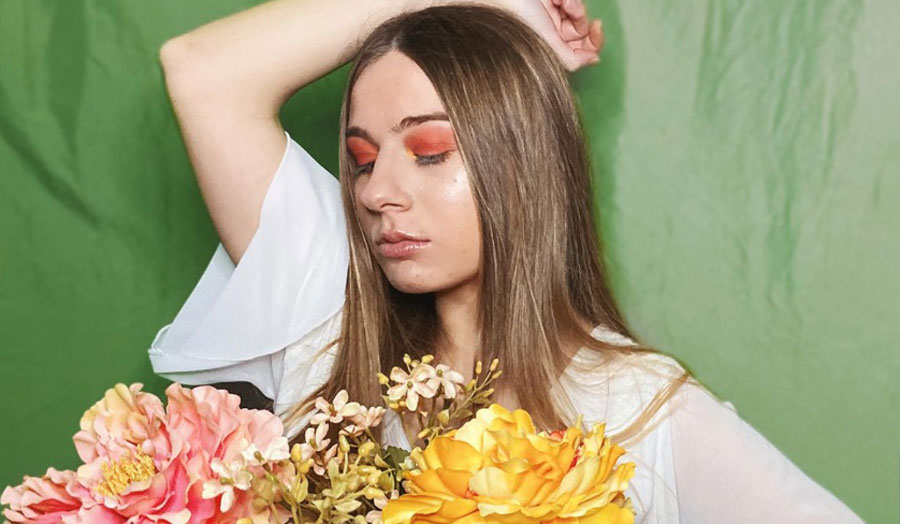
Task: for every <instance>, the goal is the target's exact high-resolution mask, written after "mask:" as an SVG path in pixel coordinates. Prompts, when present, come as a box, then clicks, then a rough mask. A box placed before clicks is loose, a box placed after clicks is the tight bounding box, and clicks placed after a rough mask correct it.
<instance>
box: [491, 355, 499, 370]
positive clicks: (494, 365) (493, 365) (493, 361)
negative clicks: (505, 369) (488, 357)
mask: <svg viewBox="0 0 900 524" xmlns="http://www.w3.org/2000/svg"><path fill="white" fill-rule="evenodd" d="M499 365H500V359H499V358H495V359H494V360H492V361H491V371H494V370H495V369H497V366H499Z"/></svg>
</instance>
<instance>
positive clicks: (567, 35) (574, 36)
mask: <svg viewBox="0 0 900 524" xmlns="http://www.w3.org/2000/svg"><path fill="white" fill-rule="evenodd" d="M559 36H560V38H562V39H563V40H565V41H566V42H571V41H573V40H581V39H582V38H584V34H583V33H580V32H579V31H578V30H577V29H575V26H573V25H572V21H571V20H569V19H567V18H566V19H563V20H562V22H561V23H560V26H559Z"/></svg>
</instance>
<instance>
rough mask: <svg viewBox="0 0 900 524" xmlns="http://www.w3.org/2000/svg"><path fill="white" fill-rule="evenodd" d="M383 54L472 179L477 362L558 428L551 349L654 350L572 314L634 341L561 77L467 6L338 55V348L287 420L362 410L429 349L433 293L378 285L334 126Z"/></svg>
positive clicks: (400, 26)
mask: <svg viewBox="0 0 900 524" xmlns="http://www.w3.org/2000/svg"><path fill="white" fill-rule="evenodd" d="M392 50H398V51H400V52H402V53H403V54H405V55H406V56H408V57H409V58H410V59H412V60H413V61H414V62H415V63H416V64H418V66H419V67H420V68H421V69H422V70H423V71H424V72H425V74H426V75H427V76H428V78H429V79H430V80H431V82H432V84H433V85H434V87H435V89H436V91H437V93H438V95H439V97H440V99H441V102H442V103H443V105H444V108H445V109H446V112H447V114H448V115H449V117H450V121H451V123H452V126H453V129H454V132H455V135H456V138H457V140H458V144H459V150H460V154H461V155H462V159H463V162H464V165H465V167H466V169H467V171H468V175H469V180H470V184H471V187H472V188H473V193H474V198H475V202H476V206H477V210H478V215H479V219H480V223H481V230H482V231H481V232H482V260H483V268H482V270H483V272H482V274H483V282H482V289H481V297H482V299H481V303H480V311H479V315H480V321H481V354H480V356H481V359H482V360H484V361H485V362H489V361H490V360H491V359H493V358H494V357H497V358H499V359H500V361H501V363H502V368H503V377H502V379H501V383H500V384H498V387H499V388H509V387H510V385H513V384H528V385H529V388H531V391H530V393H529V394H528V395H523V396H521V397H518V400H519V401H520V404H521V406H522V407H523V408H525V409H527V410H528V411H529V412H530V413H531V414H532V416H533V417H534V418H535V421H536V423H538V424H539V425H540V426H541V427H545V428H555V427H562V426H563V425H566V424H567V423H571V422H572V416H573V413H572V410H571V404H570V403H568V402H569V401H565V402H566V404H564V405H558V404H554V401H553V400H552V395H550V394H549V393H550V389H551V388H552V386H553V384H554V383H555V381H556V380H557V379H558V377H559V376H560V374H561V373H562V372H563V371H564V370H565V369H566V367H567V366H568V365H570V359H569V357H568V356H567V354H566V352H565V351H564V349H563V348H564V347H565V346H564V344H567V343H572V344H576V345H577V347H584V348H589V349H590V350H593V351H596V352H601V353H602V354H603V355H607V356H613V355H616V354H622V355H624V354H637V353H645V352H656V350H654V349H652V348H649V347H645V346H642V345H640V344H636V345H632V346H621V345H614V344H608V343H605V342H602V341H600V340H598V339H596V338H594V336H592V334H591V331H590V329H585V327H584V323H583V322H580V321H579V319H583V320H587V321H590V322H592V323H593V324H592V325H594V326H596V325H598V324H602V325H603V326H605V327H606V328H608V329H610V330H613V331H615V332H618V333H621V334H622V335H625V336H627V337H629V338H631V339H632V340H636V338H635V336H634V335H633V334H632V333H631V330H629V329H628V326H627V325H626V324H625V322H624V320H623V318H622V315H621V314H620V312H619V309H618V307H617V306H616V303H615V301H614V300H613V296H612V293H611V292H610V288H609V285H608V283H607V276H606V271H605V268H604V262H603V253H602V250H601V243H600V241H599V235H598V232H597V227H598V225H597V219H596V216H595V213H594V208H593V198H592V191H591V170H590V159H589V153H588V149H587V147H586V144H585V137H584V132H583V129H582V124H581V120H580V115H579V109H578V107H577V104H576V101H575V99H574V96H573V93H572V90H571V87H570V85H569V81H568V76H567V74H568V73H567V71H566V70H565V68H564V67H563V66H562V64H561V63H560V62H559V61H558V59H557V57H556V55H555V54H554V52H553V50H552V49H551V48H550V47H549V45H548V44H547V43H546V42H545V41H544V40H543V39H542V38H541V37H540V36H539V35H537V34H536V33H535V32H533V31H532V30H531V29H530V28H529V27H528V26H527V25H526V24H525V23H524V22H522V21H520V20H519V19H518V18H516V17H515V16H514V15H511V14H509V13H507V12H506V11H503V10H501V9H497V8H493V7H487V6H483V5H474V4H470V5H466V4H457V5H444V6H435V7H429V8H427V9H423V10H419V11H415V12H410V13H404V14H402V15H399V16H396V17H394V18H392V19H390V20H388V21H386V22H385V23H383V24H382V25H380V26H379V27H378V28H376V29H375V30H374V31H373V32H372V33H371V34H369V36H368V37H367V38H366V39H365V41H364V42H363V43H362V45H361V48H360V51H359V53H358V55H357V56H356V59H355V61H354V63H353V64H352V67H351V70H350V73H349V80H348V83H347V86H346V89H345V92H344V100H343V105H342V108H341V125H340V136H339V140H340V147H339V155H340V160H339V165H340V172H339V174H340V183H341V191H342V195H343V204H344V209H345V211H346V213H345V214H346V219H347V231H348V235H349V244H350V267H349V275H348V280H347V288H346V297H345V298H346V300H345V304H344V309H343V318H342V325H341V331H340V336H339V337H338V338H337V339H335V340H333V341H332V342H331V344H328V345H326V347H325V348H323V349H322V350H323V351H324V350H326V349H327V348H328V347H330V346H331V345H332V344H339V350H338V352H337V355H336V357H335V361H334V365H333V367H332V371H331V376H330V377H329V379H328V381H327V382H326V383H325V384H324V385H322V386H321V387H320V388H318V389H317V390H316V391H315V392H313V393H312V394H311V395H310V396H309V397H308V398H307V399H304V400H303V401H301V402H299V403H298V404H297V405H296V406H294V407H292V409H291V411H290V412H289V413H288V417H287V420H288V421H293V420H296V419H297V418H299V417H300V416H301V415H302V414H304V413H305V412H307V411H308V410H309V408H310V406H311V403H312V400H313V399H314V398H315V397H316V396H319V395H321V396H324V397H326V398H329V399H330V398H333V397H334V396H335V395H336V393H337V392H338V391H340V390H341V389H346V390H347V391H348V393H349V394H350V398H352V399H355V400H358V401H360V402H361V403H362V404H364V405H370V406H376V405H381V403H382V398H381V388H380V386H379V384H378V382H377V380H376V373H377V372H378V371H382V370H389V369H391V367H392V366H395V365H397V366H401V367H402V357H403V354H404V353H408V354H409V355H411V356H412V357H413V358H416V357H421V356H422V355H424V354H426V353H431V352H433V351H432V348H433V347H434V345H435V342H436V340H437V338H436V337H437V336H438V323H437V316H436V313H435V309H434V296H433V294H432V293H424V294H407V293H403V292H400V291H398V290H397V289H395V288H394V287H393V286H391V284H390V283H389V282H388V280H387V278H386V277H385V275H384V273H383V272H382V270H381V268H380V266H379V265H378V263H377V262H376V260H375V258H374V257H373V255H372V252H371V248H370V246H369V244H368V240H367V237H366V235H365V234H364V233H363V229H362V227H361V226H360V224H359V221H358V218H357V216H356V213H355V211H354V210H355V205H354V196H353V190H352V185H351V184H352V180H353V177H352V176H351V171H350V169H351V168H352V158H351V157H350V156H349V154H348V153H347V149H346V143H345V135H344V133H345V131H346V127H347V118H348V107H349V97H350V93H351V92H352V90H353V86H354V84H355V82H356V80H357V78H359V76H360V74H361V73H362V71H363V70H364V69H365V68H366V67H367V66H368V65H369V64H371V63H373V62H374V61H375V60H377V59H378V58H380V57H382V56H383V55H385V54H386V53H388V52H389V51H392ZM657 353H658V352H657ZM682 367H684V366H682ZM679 372H680V373H681V374H680V375H679V376H677V377H675V378H674V379H673V380H672V381H671V382H669V384H668V386H667V387H665V388H663V389H662V390H660V394H659V395H657V397H656V398H654V399H653V401H652V402H651V403H650V405H649V406H648V408H647V409H646V410H645V412H644V413H642V414H641V416H639V417H638V419H637V420H635V422H634V423H633V424H631V425H630V426H629V427H628V428H625V429H624V430H623V431H622V432H620V433H619V434H617V435H616V437H615V439H616V440H617V441H619V442H621V441H624V440H626V439H627V438H630V437H633V436H634V435H635V434H636V431H637V430H638V429H640V428H641V427H642V426H643V425H644V423H645V422H646V421H647V420H649V418H650V417H652V415H653V414H654V413H655V412H656V410H657V409H658V408H659V407H660V406H661V405H662V404H663V403H664V402H665V401H666V399H667V398H668V397H670V396H671V395H672V394H673V393H674V391H675V389H677V387H678V386H680V385H681V384H682V383H684V382H685V381H686V380H688V379H689V377H690V375H691V374H690V372H684V370H683V369H681V370H679ZM510 391H514V390H513V389H510ZM561 412H562V413H561ZM564 414H565V415H566V417H565V418H567V419H568V420H564V417H563V415H564Z"/></svg>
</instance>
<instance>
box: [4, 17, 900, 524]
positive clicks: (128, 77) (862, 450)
mask: <svg viewBox="0 0 900 524" xmlns="http://www.w3.org/2000/svg"><path fill="white" fill-rule="evenodd" d="M361 1H362V0H361ZM251 3H252V2H250V1H239V0H228V1H223V0H204V1H192V2H179V1H174V0H169V1H160V0H157V1H152V2H124V1H111V0H107V1H105V2H88V1H74V0H70V1H40V0H0V351H2V354H0V357H2V360H0V362H2V377H0V398H2V399H3V402H4V412H5V413H6V415H5V416H4V421H5V424H4V427H3V429H2V433H0V435H2V442H0V444H2V445H0V472H2V474H0V483H2V484H3V485H6V484H17V483H19V482H21V478H22V475H23V474H30V475H40V474H43V472H44V471H45V469H46V467H47V466H49V465H54V466H55V467H58V468H74V467H76V466H77V456H76V454H75V450H74V446H73V445H72V441H71V437H72V435H73V434H74V433H75V431H76V430H77V429H78V420H79V418H80V416H81V414H82V412H83V411H84V410H85V409H87V408H88V407H89V406H90V405H91V404H92V403H93V402H94V401H96V400H98V399H99V398H100V397H101V395H102V394H103V392H104V390H105V389H106V388H108V387H110V386H112V385H113V384H114V383H116V382H126V383H130V382H135V381H141V382H143V383H144V384H145V385H146V388H147V389H148V390H150V391H152V392H154V393H156V394H159V395H162V393H163V390H164V388H165V386H166V385H167V383H168V382H167V381H166V380H164V379H161V378H160V377H156V376H155V375H154V374H153V372H152V370H151V368H150V363H149V360H148V358H147V353H146V350H147V348H148V346H149V344H150V341H151V340H152V338H153V336H154V335H155V333H156V330H157V329H159V328H160V327H161V326H162V325H163V324H165V323H167V322H169V321H170V320H171V319H172V318H173V317H174V315H175V313H176V312H177V310H178V308H179V307H180V306H181V304H182V303H183V301H184V300H185V298H186V297H187V296H188V294H189V293H190V291H191V289H192V286H193V285H194V284H195V283H196V282H197V280H198V278H199V276H200V274H201V273H202V271H203V269H204V267H205V265H206V263H207V262H208V260H209V257H210V256H211V255H212V252H213V249H214V248H215V245H216V242H217V238H216V235H215V232H214V230H213V228H212V225H211V222H210V220H209V217H208V215H207V213H206V210H205V208H204V206H203V202H202V200H201V197H200V193H199V190H198V188H197V186H196V183H195V180H194V178H193V174H192V171H191V168H190V164H189V162H188V159H187V156H186V153H185V150H184V147H183V144H182V142H181V137H180V134H179V130H178V127H177V125H176V123H175V120H174V117H173V114H172V111H171V107H170V105H169V101H168V98H167V95H166V93H165V88H164V85H163V80H162V73H161V71H160V68H159V65H158V62H157V52H158V49H159V46H160V45H161V44H162V43H163V42H164V41H165V40H166V39H167V38H169V37H172V36H175V35H177V34H180V33H183V32H185V31H188V30H190V29H192V28H194V27H196V26H198V25H200V24H202V23H204V22H207V21H209V20H212V19H215V18H218V17H221V16H224V15H226V14H229V13H232V12H235V11H237V10H240V9H243V8H245V7H249V5H251ZM589 11H590V13H591V14H592V15H593V16H599V17H602V19H603V21H604V26H605V29H606V32H607V47H606V49H605V51H604V53H603V61H602V62H601V64H600V65H598V66H595V67H592V68H590V69H589V70H584V71H580V72H578V73H576V74H575V75H574V76H573V83H574V85H575V87H576V91H577V95H578V97H579V99H580V102H581V106H582V109H583V115H584V118H585V120H586V123H587V127H588V133H589V137H590V140H591V146H592V152H593V156H594V162H595V173H596V180H597V184H596V198H597V202H598V205H599V208H600V210H601V219H602V221H603V227H604V229H605V234H606V237H607V242H608V246H609V257H610V263H611V268H612V269H611V270H612V280H613V286H614V289H615V292H616V294H617V296H618V298H619V300H620V302H621V305H622V307H623V309H624V311H625V314H626V316H627V319H628V320H629V321H630V323H631V324H632V325H633V326H634V328H635V330H636V332H637V333H638V334H639V336H641V337H642V338H643V339H644V341H645V342H646V343H648V344H651V345H654V346H656V347H658V348H660V349H662V350H664V351H667V352H669V353H671V354H674V355H677V356H679V357H681V358H682V359H683V360H684V361H685V362H686V363H687V364H688V365H689V366H691V367H692V368H693V370H694V371H695V373H696V374H697V376H699V377H700V379H701V380H703V381H704V382H706V383H707V384H708V385H709V386H710V388H711V389H713V390H714V391H716V392H717V393H718V394H719V395H720V396H722V397H723V398H725V399H727V400H731V401H732V402H733V403H734V405H735V406H736V407H737V409H738V411H739V413H740V414H741V415H742V416H743V417H744V419H746V420H747V421H748V422H750V423H751V424H752V425H753V426H754V427H756V428H757V429H758V430H759V431H761V432H762V433H763V434H764V435H766V437H767V438H769V439H770V440H771V441H772V442H773V443H774V444H775V445H776V446H777V447H778V448H780V449H781V450H783V451H784V452H785V453H786V454H787V455H788V456H789V457H791V459H792V460H794V461H795V462H796V463H797V464H798V465H799V466H800V467H801V468H802V469H803V470H804V471H806V472H807V473H808V474H809V475H810V476H812V477H813V478H814V479H816V480H817V481H818V482H820V483H821V484H823V485H824V486H826V487H827V488H828V489H829V490H831V491H832V492H834V493H835V494H836V495H837V496H838V497H839V498H841V499H842V500H844V501H845V502H846V503H847V504H848V505H849V506H850V507H851V508H853V509H854V510H855V511H856V512H857V513H859V514H860V516H861V517H863V518H864V519H865V520H866V521H868V522H873V523H875V522H885V523H887V522H897V521H898V517H900V515H898V504H897V501H898V492H900V482H898V474H900V460H898V458H900V407H898V400H900V391H898V387H900V386H898V384H900V382H898V377H900V351H898V349H900V344H898V342H897V341H898V339H900V325H898V323H897V320H898V319H900V301H898V298H897V297H898V295H900V270H898V263H897V260H898V257H900V236H898V234H897V230H898V225H900V206H898V203H900V176H898V175H900V100H898V98H897V97H896V95H894V96H890V93H891V92H894V93H896V90H897V87H896V86H897V83H898V81H900V69H898V67H897V66H898V63H900V61H898V58H900V56H898V55H900V53H898V51H900V32H898V31H897V28H896V21H897V20H898V19H900V4H898V3H897V2H896V1H895V0H867V1H862V0H816V1H815V2H813V1H811V0H807V1H788V2H781V1H775V0H768V1H759V2H745V1H724V0H721V1H715V0H695V1H691V2H678V3H677V5H676V4H673V3H670V2H658V1H643V2H633V1H625V0H621V1H613V0H609V1H599V0H598V1H596V2H589ZM298 30H302V28H298ZM346 73H347V68H346V67H344V68H341V69H339V70H338V71H336V72H334V73H333V74H331V75H329V76H327V77H325V78H323V79H322V80H320V81H319V82H317V83H315V84H313V85H312V86H309V87H307V88H306V89H304V90H302V91H301V92H300V93H298V94H297V95H296V96H295V97H294V98H293V99H292V100H291V101H290V102H289V103H288V104H287V105H286V106H285V108H284V110H283V113H282V120H283V122H284V124H285V126H286V128H287V129H288V130H289V132H290V133H291V135H292V136H294V137H295V138H296V139H297V140H298V141H299V142H300V143H302V144H303V145H304V146H305V147H306V148H307V149H308V150H309V151H310V153H311V154H313V156H314V157H316V158H317V159H319V161H320V162H322V163H323V164H324V165H325V166H326V167H327V168H329V169H330V170H331V171H332V172H334V171H335V170H336V167H337V161H336V144H337V130H338V126H337V123H338V115H339V104H340V95H341V90H342V88H343V85H344V82H345V78H346ZM760 502H761V503H764V501H760Z"/></svg>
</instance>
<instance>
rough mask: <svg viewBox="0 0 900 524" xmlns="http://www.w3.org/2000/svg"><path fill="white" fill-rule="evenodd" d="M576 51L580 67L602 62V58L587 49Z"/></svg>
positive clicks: (576, 58)
mask: <svg viewBox="0 0 900 524" xmlns="http://www.w3.org/2000/svg"><path fill="white" fill-rule="evenodd" d="M574 51H575V60H576V61H577V62H578V63H579V64H580V65H579V67H581V66H585V65H588V64H596V63H598V62H600V57H599V56H597V53H595V52H593V51H590V50H587V49H575V50H574Z"/></svg>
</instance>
